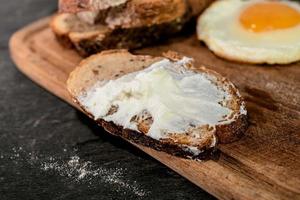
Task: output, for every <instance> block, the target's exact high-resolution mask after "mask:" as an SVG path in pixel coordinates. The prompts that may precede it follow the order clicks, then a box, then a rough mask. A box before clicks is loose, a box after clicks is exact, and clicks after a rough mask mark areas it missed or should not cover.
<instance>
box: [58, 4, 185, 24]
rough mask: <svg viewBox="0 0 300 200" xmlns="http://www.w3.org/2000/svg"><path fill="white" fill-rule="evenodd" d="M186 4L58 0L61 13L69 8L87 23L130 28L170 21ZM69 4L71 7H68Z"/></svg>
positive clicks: (183, 10)
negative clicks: (59, 0)
mask: <svg viewBox="0 0 300 200" xmlns="http://www.w3.org/2000/svg"><path fill="white" fill-rule="evenodd" d="M76 5H77V7H78V8H76ZM78 5H80V6H78ZM74 6H75V7H74ZM187 6H188V5H187V3H186V1H185V0H164V1H161V0H127V1H126V0H118V1H112V0H90V1H82V0H79V1H78V3H76V2H74V1H66V0H65V1H61V2H60V6H59V7H60V8H61V9H60V11H61V12H62V13H67V12H66V11H68V10H69V11H71V12H70V13H76V14H77V15H78V17H79V18H80V19H81V20H82V21H84V22H87V23H90V24H95V23H102V24H106V25H107V26H109V27H110V28H114V27H123V28H125V27H126V28H131V27H139V26H152V25H155V24H161V23H165V22H169V21H172V20H173V19H174V16H175V17H178V16H182V15H183V14H184V13H186V12H187ZM72 7H74V8H73V9H71V8H72ZM64 8H69V9H64ZM80 9H81V10H82V9H83V10H82V11H80ZM72 11H73V12H72ZM78 11H79V12H78Z"/></svg>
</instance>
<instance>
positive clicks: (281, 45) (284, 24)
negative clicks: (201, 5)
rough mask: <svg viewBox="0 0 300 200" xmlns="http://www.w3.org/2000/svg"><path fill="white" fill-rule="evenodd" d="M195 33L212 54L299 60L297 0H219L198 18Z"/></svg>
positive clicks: (267, 60)
mask: <svg viewBox="0 0 300 200" xmlns="http://www.w3.org/2000/svg"><path fill="white" fill-rule="evenodd" d="M197 35H198V38H199V39H200V40H202V41H203V42H204V43H206V45H207V46H208V48H209V49H210V50H211V51H213V52H214V53H215V54H216V55H218V56H220V57H223V58H226V59H229V60H235V61H241V62H249V63H267V64H288V63H292V62H296V61H298V60H300V3H299V2H295V1H288V0H282V1H279V0H278V1H276V0H273V1H271V0H251V1H250V0H248V1H245V0H219V1H216V2H215V3H213V4H212V5H211V6H210V7H209V8H208V9H207V10H206V11H205V12H204V13H203V14H202V15H201V16H200V17H199V19H198V24H197Z"/></svg>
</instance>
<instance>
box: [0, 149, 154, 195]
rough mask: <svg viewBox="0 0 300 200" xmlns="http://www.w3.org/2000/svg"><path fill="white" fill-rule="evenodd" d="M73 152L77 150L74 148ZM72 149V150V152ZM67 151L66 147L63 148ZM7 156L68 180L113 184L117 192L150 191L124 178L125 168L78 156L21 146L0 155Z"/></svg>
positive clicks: (145, 192) (138, 193)
mask: <svg viewBox="0 0 300 200" xmlns="http://www.w3.org/2000/svg"><path fill="white" fill-rule="evenodd" d="M74 151H75V152H76V151H77V150H74ZM74 151H73V152H74ZM63 152H65V153H66V152H67V149H63ZM6 158H9V159H10V160H12V161H14V162H15V163H17V162H18V161H20V160H22V161H24V160H25V161H26V162H28V163H29V164H30V165H33V166H38V167H39V168H40V169H41V170H42V171H45V172H54V173H57V174H59V175H60V176H62V177H66V178H68V179H70V181H75V182H78V183H80V182H84V183H87V184H94V182H95V181H100V182H102V183H105V184H108V185H111V186H114V188H117V189H116V190H117V192H123V193H132V194H133V195H135V196H137V197H145V196H147V195H148V194H149V193H150V192H149V191H145V190H144V189H142V188H141V187H140V186H139V185H138V184H137V182H136V181H128V180H126V179H125V178H124V174H126V169H123V168H114V169H112V168H105V167H102V166H96V165H95V164H94V163H92V162H91V161H84V160H83V159H80V157H79V156H77V155H74V156H71V157H70V158H69V159H67V160H65V159H63V158H57V157H54V156H45V155H41V154H37V153H35V152H29V153H28V152H26V151H25V150H23V148H22V147H19V148H13V149H12V153H10V154H7V155H3V154H1V155H0V159H6Z"/></svg>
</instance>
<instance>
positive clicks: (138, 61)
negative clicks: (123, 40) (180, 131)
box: [67, 50, 248, 160]
mask: <svg viewBox="0 0 300 200" xmlns="http://www.w3.org/2000/svg"><path fill="white" fill-rule="evenodd" d="M165 57H168V58H172V59H178V57H177V55H176V54H174V53H173V54H172V53H168V54H166V55H165ZM112 58H113V59H114V60H118V61H116V62H118V63H115V65H116V66H120V65H122V66H124V67H122V68H120V69H117V68H114V66H110V67H108V66H107V67H105V66H102V67H101V69H100V70H102V71H101V72H100V71H99V73H96V74H93V73H92V72H91V71H93V70H95V69H97V66H92V65H96V64H95V63H98V64H99V62H98V61H100V60H101V61H102V62H104V61H105V62H106V63H109V62H114V61H109V62H108V61H107V60H109V59H112ZM161 59H162V57H151V56H134V55H132V54H130V53H128V52H127V51H126V50H113V51H104V52H102V53H100V54H96V55H94V56H91V57H90V58H88V59H85V60H84V61H83V62H82V63H81V64H80V65H79V66H78V67H77V68H76V69H75V70H74V71H73V72H72V73H71V75H70V77H69V79H68V83H67V87H68V90H69V92H70V94H71V96H72V98H73V100H74V101H75V102H76V103H77V104H78V105H79V106H80V107H81V108H82V109H83V111H84V112H85V113H86V114H87V115H88V116H89V117H91V118H92V119H93V116H92V115H91V114H90V113H89V112H87V111H86V110H85V108H84V106H83V105H81V104H80V102H79V101H78V100H77V97H78V96H80V95H81V94H82V93H83V92H85V91H87V90H88V88H90V87H92V85H93V84H94V83H96V82H97V81H101V80H103V78H104V77H105V80H110V79H114V78H116V77H115V74H116V73H119V72H120V70H121V71H122V73H123V74H126V73H130V72H133V71H137V70H141V69H142V68H144V67H147V66H149V65H151V64H152V63H154V62H157V61H159V60H161ZM100 65H101V64H100ZM131 65H132V67H130V66H131ZM195 70H196V71H201V72H203V73H208V74H210V75H213V76H215V77H216V78H217V80H218V83H219V84H228V83H230V82H229V81H228V80H227V79H225V78H224V77H222V76H221V75H219V74H218V73H216V72H214V71H211V70H208V69H206V68H203V67H201V68H197V69H195ZM117 77H119V76H117ZM229 85H230V86H231V85H232V84H229ZM229 90H230V93H231V94H232V95H233V96H234V100H233V101H234V103H233V104H232V105H228V106H229V107H230V108H231V109H234V110H238V109H239V108H240V107H241V105H242V103H243V99H242V97H241V96H240V95H239V94H238V91H237V89H236V88H235V87H234V86H231V88H230V89H229ZM96 122H97V123H98V125H100V126H102V127H103V128H104V129H105V130H106V131H108V132H110V133H111V134H113V135H116V136H119V137H122V138H125V139H127V140H129V141H131V142H134V143H136V144H141V145H144V146H147V147H151V148H154V149H156V150H159V151H164V152H167V153H169V154H172V155H175V156H179V157H182V158H190V159H198V160H203V159H208V158H209V157H210V155H212V153H213V152H214V150H215V147H214V146H212V145H211V141H212V140H214V139H215V137H216V138H217V141H218V143H229V142H233V141H235V140H237V139H239V138H240V137H241V136H242V135H243V133H244V132H245V131H246V129H247V126H248V123H247V116H246V115H245V114H241V113H240V114H239V115H238V117H237V118H236V119H234V120H233V121H232V122H230V123H229V124H223V125H217V126H216V131H215V134H213V135H208V136H209V137H208V138H206V139H205V140H203V141H201V144H199V145H197V147H198V149H199V150H201V151H202V152H201V153H200V154H199V155H196V156H195V155H194V154H193V153H192V152H190V151H189V150H188V149H187V148H186V146H185V145H184V144H185V143H184V142H183V141H181V140H178V141H177V140H173V139H172V138H171V137H170V138H171V139H170V140H168V139H167V140H165V139H163V140H155V139H153V138H151V137H149V136H147V135H146V133H147V131H143V130H140V129H139V130H140V132H138V131H135V130H129V129H123V127H122V126H118V125H116V124H114V123H113V122H107V121H105V120H103V119H99V120H97V121H96ZM142 125H145V126H144V128H145V130H149V128H148V127H147V126H149V124H147V123H144V124H142Z"/></svg>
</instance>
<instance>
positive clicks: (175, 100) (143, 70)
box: [67, 50, 247, 159]
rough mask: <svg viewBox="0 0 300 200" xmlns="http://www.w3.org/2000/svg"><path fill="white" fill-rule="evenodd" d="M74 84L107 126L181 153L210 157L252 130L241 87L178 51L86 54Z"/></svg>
mask: <svg viewBox="0 0 300 200" xmlns="http://www.w3.org/2000/svg"><path fill="white" fill-rule="evenodd" d="M67 88H68V91H69V92H70V94H71V96H72V98H73V100H74V101H75V102H76V103H77V104H78V105H80V107H81V108H82V109H83V110H84V111H85V113H86V114H87V115H89V116H90V117H91V118H92V119H94V120H95V121H96V122H97V123H98V124H99V125H100V126H102V127H104V129H105V130H107V131H108V132H110V133H112V134H114V135H116V136H120V137H122V138H125V139H127V140H129V141H131V142H134V143H137V144H142V145H145V146H147V147H151V148H154V149H156V150H159V151H164V152H167V153H169V154H172V155H175V156H180V157H184V158H191V159H205V158H207V157H208V155H210V153H211V152H212V151H213V150H214V149H215V147H216V145H217V144H218V143H229V142H233V141H235V140H237V139H238V138H240V137H241V135H242V134H243V132H244V131H245V130H246V128H247V112H246V109H245V103H244V101H243V99H242V97H241V96H240V94H239V92H238V90H237V89H236V87H235V86H234V85H233V84H232V83H231V82H229V81H228V80H227V79H226V78H224V77H222V76H221V75H219V74H218V73H216V72H214V71H211V70H209V69H206V68H205V67H196V66H194V65H193V61H192V59H190V58H187V57H182V56H180V55H178V54H177V53H174V52H168V53H166V54H164V55H163V56H162V57H152V56H143V55H138V56H136V55H132V54H130V53H129V52H127V51H126V50H111V51H104V52H102V53H99V54H96V55H93V56H91V57H89V58H87V59H85V60H83V61H82V62H81V63H80V64H79V66H78V67H77V68H76V69H75V70H74V71H73V72H72V73H71V75H70V77H69V79H68V82H67Z"/></svg>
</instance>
